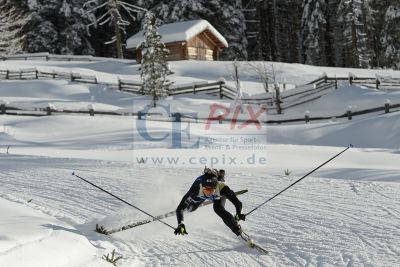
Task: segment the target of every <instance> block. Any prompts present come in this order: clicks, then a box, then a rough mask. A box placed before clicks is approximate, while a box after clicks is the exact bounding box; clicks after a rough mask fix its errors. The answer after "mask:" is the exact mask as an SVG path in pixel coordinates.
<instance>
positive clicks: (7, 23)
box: [0, 0, 30, 54]
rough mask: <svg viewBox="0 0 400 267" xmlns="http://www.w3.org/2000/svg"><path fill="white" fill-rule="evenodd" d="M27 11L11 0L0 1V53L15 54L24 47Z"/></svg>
mask: <svg viewBox="0 0 400 267" xmlns="http://www.w3.org/2000/svg"><path fill="white" fill-rule="evenodd" d="M29 19H30V16H29V13H28V12H27V11H26V8H24V7H23V6H18V5H15V4H14V3H13V2H12V1H11V0H1V2H0V54H15V53H18V52H22V51H24V49H25V46H24V45H25V40H26V27H27V26H28V23H29Z"/></svg>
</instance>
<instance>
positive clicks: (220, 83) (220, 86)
mask: <svg viewBox="0 0 400 267" xmlns="http://www.w3.org/2000/svg"><path fill="white" fill-rule="evenodd" d="M222 83H223V82H222V81H220V82H219V99H222V98H223V96H224V95H223V94H222Z"/></svg>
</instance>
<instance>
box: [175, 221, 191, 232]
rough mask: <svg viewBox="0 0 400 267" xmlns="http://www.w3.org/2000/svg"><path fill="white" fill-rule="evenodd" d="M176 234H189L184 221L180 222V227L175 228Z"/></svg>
mask: <svg viewBox="0 0 400 267" xmlns="http://www.w3.org/2000/svg"><path fill="white" fill-rule="evenodd" d="M174 234H175V235H187V234H188V232H186V227H185V225H184V224H183V223H180V224H179V225H178V227H177V228H176V229H175V231H174Z"/></svg>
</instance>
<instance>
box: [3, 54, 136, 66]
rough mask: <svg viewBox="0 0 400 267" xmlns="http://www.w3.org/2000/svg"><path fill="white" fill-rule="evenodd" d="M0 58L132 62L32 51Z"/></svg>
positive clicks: (129, 60) (128, 61) (129, 61)
mask: <svg viewBox="0 0 400 267" xmlns="http://www.w3.org/2000/svg"><path fill="white" fill-rule="evenodd" d="M0 60H3V61H5V60H43V61H89V62H91V61H115V62H121V63H128V64H131V63H132V62H134V61H133V60H131V59H119V58H105V57H94V56H87V55H86V56H76V55H53V54H50V53H47V52H46V53H30V54H16V55H0Z"/></svg>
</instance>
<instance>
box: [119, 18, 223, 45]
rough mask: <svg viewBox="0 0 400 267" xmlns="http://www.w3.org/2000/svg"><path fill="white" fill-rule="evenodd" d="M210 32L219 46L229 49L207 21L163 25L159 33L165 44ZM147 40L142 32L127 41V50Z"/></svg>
mask: <svg viewBox="0 0 400 267" xmlns="http://www.w3.org/2000/svg"><path fill="white" fill-rule="evenodd" d="M206 30H208V31H210V32H211V33H212V34H213V35H214V36H215V41H217V43H218V45H219V46H220V47H221V48H223V47H228V42H227V41H226V40H225V38H224V37H223V36H222V35H221V34H220V33H219V32H218V31H217V30H216V29H215V28H214V27H213V26H212V25H211V24H210V23H209V22H208V21H206V20H189V21H180V22H175V23H169V24H164V25H162V26H161V27H160V28H159V29H158V32H159V33H160V34H161V36H162V39H161V40H162V42H163V43H165V44H166V43H172V42H179V41H188V40H190V39H192V38H193V37H195V36H196V35H198V34H199V33H201V32H203V31H206ZM144 39H145V35H144V31H140V32H138V33H137V34H135V35H134V36H132V37H130V38H129V39H128V40H127V41H126V48H128V49H130V48H133V49H136V48H137V47H138V46H139V45H140V44H141V43H142V42H143V41H144Z"/></svg>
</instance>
